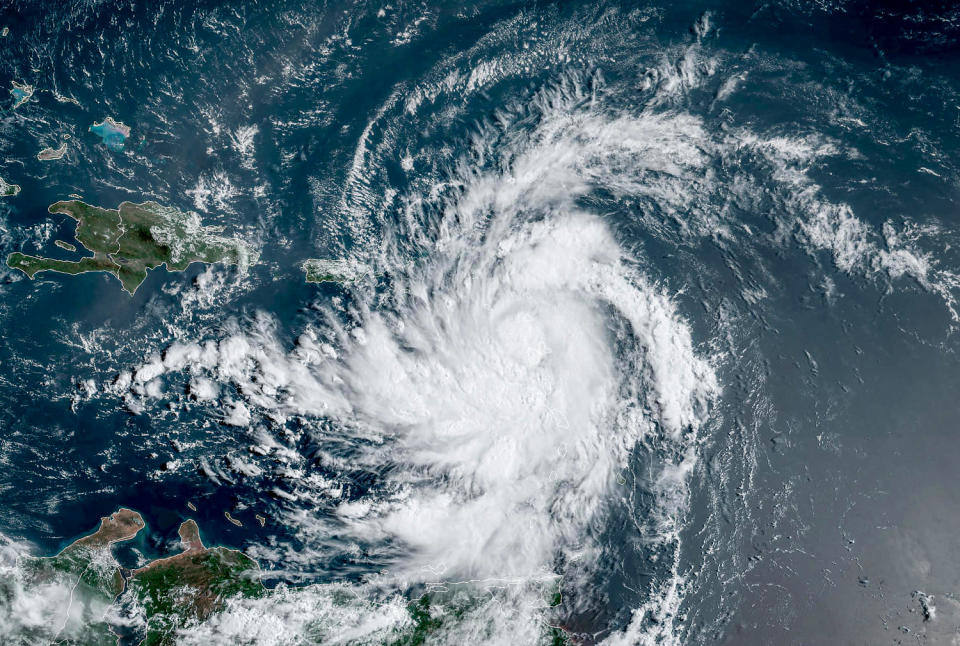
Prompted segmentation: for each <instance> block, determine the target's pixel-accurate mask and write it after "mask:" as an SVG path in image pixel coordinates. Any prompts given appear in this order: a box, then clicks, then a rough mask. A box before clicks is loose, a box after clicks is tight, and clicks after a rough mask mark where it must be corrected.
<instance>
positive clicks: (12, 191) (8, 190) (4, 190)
mask: <svg viewBox="0 0 960 646" xmlns="http://www.w3.org/2000/svg"><path fill="white" fill-rule="evenodd" d="M19 192H20V187H19V186H17V185H16V184H7V183H6V182H5V181H3V178H0V197H13V196H14V195H16V194H17V193H19Z"/></svg>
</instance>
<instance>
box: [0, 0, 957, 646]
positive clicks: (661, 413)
mask: <svg viewBox="0 0 960 646" xmlns="http://www.w3.org/2000/svg"><path fill="white" fill-rule="evenodd" d="M958 21H960V17H958V15H957V13H956V11H955V10H954V9H953V8H951V7H949V6H934V5H930V6H925V7H923V8H922V9H921V8H916V7H914V5H913V4H911V3H906V4H902V5H901V4H900V3H887V4H882V5H876V4H875V3H838V4H837V5H836V6H825V5H823V4H822V3H810V4H806V3H781V4H769V3H756V4H748V5H743V4H736V5H729V6H727V5H716V4H710V3H693V2H689V3H669V4H661V5H657V4H643V3H613V2H611V3H577V2H570V3H508V2H490V3H390V4H377V3H343V4H338V3H320V4H317V3H298V2H287V3H258V2H248V3H230V4H225V3H213V2H210V3H200V4H195V3H179V2H160V3H151V4H149V5H144V6H139V7H132V6H130V5H126V4H113V3H108V2H103V3H86V2H83V3H61V4H60V5H57V6H56V7H52V6H47V5H45V4H44V3H7V4H6V5H4V6H3V7H2V8H0V27H2V26H3V25H6V26H8V27H9V29H10V32H9V35H8V36H6V37H4V38H2V39H0V52H2V53H3V56H0V84H2V85H4V86H6V87H8V88H13V85H12V83H13V82H17V83H25V84H28V85H30V86H32V87H33V88H34V93H33V95H32V96H30V97H28V98H27V99H26V100H25V101H22V102H21V99H23V97H24V96H25V95H23V93H22V92H21V91H20V90H17V89H14V90H13V92H12V93H10V94H9V95H6V97H5V98H4V99H3V101H4V102H5V103H3V104H2V105H0V107H2V113H0V153H2V154H0V177H2V179H3V180H5V181H6V182H9V183H13V184H17V185H19V186H20V187H21V189H22V190H21V193H20V194H19V195H17V196H15V197H10V198H0V247H2V249H0V251H2V253H3V255H4V256H6V254H9V253H11V252H13V251H23V252H24V253H42V254H44V255H49V256H52V257H57V258H64V259H68V258H76V257H79V255H80V254H82V253H83V250H81V251H80V252H78V253H77V254H73V253H70V252H67V251H64V250H62V249H59V248H57V247H55V246H54V240H57V239H59V240H65V241H68V242H70V241H73V238H72V233H73V226H74V225H73V223H72V221H68V220H67V219H66V218H60V217H58V216H51V215H49V214H48V213H47V211H46V209H47V206H48V205H49V204H51V203H53V202H55V201H57V200H61V199H67V198H68V196H70V195H79V196H80V197H81V198H82V199H84V200H85V201H88V202H90V203H93V204H98V205H101V206H105V207H115V206H116V205H117V204H118V203H120V202H121V201H124V200H131V201H136V202H140V201H146V200H152V201H157V202H160V203H163V204H168V205H171V206H175V207H177V208H179V209H182V210H192V211H195V212H196V213H198V214H199V216H200V217H201V218H202V220H203V222H204V224H212V225H217V226H222V227H223V230H224V232H225V234H228V235H231V236H240V237H242V238H243V239H244V240H246V241H247V242H249V244H251V245H252V246H253V247H254V248H255V249H256V250H257V251H258V253H259V261H258V262H257V263H256V264H254V265H253V266H251V267H250V268H249V270H248V271H246V272H241V271H239V270H237V269H236V268H231V267H223V266H212V267H207V266H201V265H199V264H195V265H193V266H191V267H190V268H189V269H188V270H187V271H186V272H183V273H171V272H167V271H165V270H163V269H158V270H154V271H152V272H151V273H150V275H149V276H148V278H147V280H146V281H145V282H144V283H143V285H142V286H141V287H140V289H139V290H138V291H137V293H136V295H135V296H133V297H131V296H128V295H127V294H125V293H123V292H122V291H121V290H120V287H119V285H118V284H117V282H116V281H114V280H112V279H111V278H109V277H107V276H104V275H101V274H86V275H82V276H60V275H52V274H46V275H40V276H39V277H38V278H37V279H36V280H32V281H31V280H28V279H26V277H25V276H23V275H22V274H20V273H18V272H16V271H13V270H10V269H8V268H4V269H3V270H0V271H2V281H0V283H2V284H0V326H2V330H3V335H2V339H0V365H2V367H3V370H2V373H0V465H2V468H0V533H2V535H3V536H4V537H6V540H8V541H9V542H10V545H9V550H8V552H9V554H15V553H16V552H17V551H29V552H31V553H34V554H50V553H53V552H56V551H57V550H58V549H59V548H62V547H63V546H64V545H66V544H68V543H69V542H70V541H72V540H73V539H75V538H76V537H77V536H79V535H82V534H84V533H86V532H88V531H89V530H90V528H91V527H92V526H93V525H95V523H96V518H98V517H100V516H102V515H105V514H108V513H110V512H111V511H113V510H115V509H116V508H117V507H119V506H128V507H131V508H134V509H136V510H138V511H139V512H141V513H142V514H143V515H144V517H145V519H146V520H147V522H148V531H147V532H146V533H145V534H144V535H143V536H142V537H141V538H140V539H138V542H136V544H131V545H128V546H125V547H123V548H121V549H120V550H118V557H119V558H120V560H121V561H122V562H123V564H124V565H125V566H130V567H132V566H135V565H139V564H141V563H142V562H144V561H145V560H146V559H148V558H156V557H159V556H163V555H166V554H168V553H169V551H170V550H171V549H172V546H173V539H174V537H175V534H176V529H177V527H178V525H179V524H180V522H182V520H183V519H184V518H186V517H193V518H195V519H196V520H197V521H198V523H199V524H200V527H201V532H202V534H203V536H204V538H205V540H206V541H207V542H209V543H211V544H223V545H228V546H231V547H235V548H237V549H243V550H245V551H246V552H247V553H248V554H250V555H251V556H253V557H254V558H256V559H257V560H258V562H260V563H261V565H262V567H263V569H264V570H265V572H267V575H266V581H267V584H268V585H269V586H271V587H273V586H276V585H278V584H280V583H283V584H289V585H291V586H301V587H303V586H308V585H310V584H320V585H329V584H343V585H345V586H354V587H351V588H350V589H351V590H354V591H358V592H357V594H358V595H359V598H363V599H371V600H375V601H376V602H377V603H379V602H380V601H382V600H383V599H387V598H394V597H391V596H390V595H396V596H395V598H398V599H409V598H415V597H416V596H417V595H418V594H420V593H421V592H422V591H423V590H424V589H425V587H429V586H431V585H442V586H449V585H454V584H457V585H459V584H462V583H463V582H464V581H467V582H469V583H468V584H467V585H468V587H470V586H472V587H470V589H471V590H472V591H473V592H472V594H473V593H477V591H479V592H480V594H482V595H489V597H490V598H491V599H493V600H494V601H495V605H496V607H497V611H496V613H494V614H490V615H486V614H482V613H481V614H478V615H476V616H470V617H467V618H466V619H464V621H463V622H462V623H463V626H462V630H463V632H460V633H457V632H455V631H454V632H452V633H450V634H447V635H445V636H444V635H440V636H436V637H435V641H436V642H438V643H464V642H463V641H458V640H463V639H466V637H464V635H468V636H470V638H471V639H473V640H475V641H477V642H479V643H485V642H486V643H526V642H527V641H529V639H528V635H529V634H532V633H528V632H524V631H525V630H527V629H530V630H533V631H534V632H536V631H535V630H534V629H532V628H530V626H537V625H541V624H549V625H551V626H557V627H560V628H562V630H563V631H564V632H565V633H566V634H568V635H570V636H572V638H573V639H575V641H576V643H584V644H594V643H610V644H616V643H649V644H654V643H683V644H701V643H703V644H705V643H717V642H719V643H729V644H767V643H784V644H787V643H797V644H801V643H826V642H825V641H824V636H825V635H829V636H830V640H831V641H835V642H836V643H860V642H862V643H871V644H873V643H876V644H880V643H888V642H889V643H896V641H895V640H897V639H911V638H914V637H917V636H919V639H921V640H926V642H925V643H948V640H949V639H950V638H952V637H953V635H954V632H953V631H954V628H953V626H955V625H956V623H957V622H956V621H955V619H956V617H955V615H956V611H955V609H954V605H955V604H953V602H952V599H953V594H954V591H955V583H956V576H957V571H956V565H955V559H953V558H952V557H951V555H952V554H953V553H954V552H955V549H954V548H955V536H957V535H960V533H958V532H957V531H956V530H957V529H960V528H958V527H956V526H955V525H957V522H956V518H955V517H956V514H955V513H953V511H952V510H953V508H954V506H955V503H956V496H955V492H954V491H953V487H952V486H951V484H952V465H953V464H955V463H956V460H955V458H957V457H960V456H957V455H956V453H957V448H956V447H957V446H958V445H957V443H956V442H955V441H954V438H953V433H954V428H955V426H956V420H957V414H958V412H960V411H958V409H957V406H956V397H955V396H954V394H953V393H955V392H957V387H958V385H960V384H958V383H957V381H958V376H960V372H958V370H957V362H956V348H957V341H956V336H955V331H956V327H957V321H958V320H960V319H958V316H957V314H958V306H957V303H956V302H955V298H956V294H957V287H958V285H960V279H958V277H960V258H958V256H957V252H956V249H957V248H958V247H957V242H958V235H960V230H958V228H957V224H956V222H957V213H958V210H957V198H958V189H957V187H958V186H960V183H958V181H960V176H958V161H957V155H956V150H957V149H958V145H957V144H958V141H957V132H958V130H957V125H958V112H957V110H958V108H957V106H958V105H960V102H958V97H960V93H958V92H960V86H958V83H960V81H958V78H957V74H956V70H957V69H960V68H957V66H956V65H955V62H956V58H957V33H958V31H957V30H958V29H960V27H958ZM18 103H19V104H18ZM106 116H110V117H111V118H112V119H114V120H116V121H117V122H120V123H122V124H125V125H126V126H128V127H129V129H130V130H129V134H127V133H125V132H124V131H122V130H121V129H118V128H115V127H112V126H110V125H109V124H105V125H102V126H93V125H91V124H94V123H101V122H102V121H103V119H104V118H105V117H106ZM63 141H66V143H67V153H66V155H65V156H64V157H63V158H62V159H59V160H54V161H46V162H44V161H40V160H38V159H37V158H36V155H37V153H38V152H39V151H40V150H41V149H43V148H46V147H53V148H56V147H57V146H58V145H59V144H60V143H61V142H63ZM308 258H322V259H333V260H341V259H350V260H351V262H354V263H356V265H355V266H356V267H361V268H362V269H363V271H362V272H360V274H361V275H363V276H365V277H366V278H365V279H363V280H359V281H357V282H355V283H350V284H347V285H339V284H334V283H321V284H308V283H306V282H305V281H304V273H303V270H302V263H303V261H304V260H306V259H308ZM351 266H353V265H351ZM187 502H192V503H194V504H195V505H196V507H197V510H196V511H195V512H194V511H191V510H190V509H189V508H187V506H186V504H187ZM225 511H228V512H230V514H231V515H232V516H233V517H234V518H237V519H239V520H240V521H241V522H242V527H237V526H235V525H233V524H231V523H230V522H228V521H227V520H226V518H225V517H224V512H225ZM255 514H260V515H262V516H264V517H265V518H266V523H265V525H264V526H263V527H260V524H259V522H257V521H256V519H255ZM4 558H5V559H6V560H5V561H4V562H5V563H7V562H8V561H10V559H11V558H12V556H5V557H4ZM554 580H560V581H562V582H563V583H562V587H563V602H562V603H561V604H560V605H559V606H557V607H554V608H547V609H544V608H543V607H542V606H543V604H542V603H540V601H542V599H540V597H538V596H537V595H538V594H541V593H542V591H543V589H542V588H539V587H538V586H541V585H546V584H544V581H548V582H552V581H554ZM551 585H552V583H551ZM531 590H535V591H534V592H531ZM929 598H932V599H933V600H934V601H933V602H929V600H928V599H929ZM921 599H922V600H923V603H921ZM538 600H539V601H538ZM938 600H939V601H938ZM929 603H933V604H934V605H935V606H936V607H937V609H938V613H937V614H936V616H934V617H931V616H929V613H928V612H926V611H924V610H923V604H928V605H929ZM371 604H373V606H375V605H376V604H375V603H374V601H371ZM538 604H539V605H538ZM373 606H371V607H373ZM319 607H320V606H311V607H310V608H308V609H307V610H302V609H301V610H291V609H290V608H286V607H285V608H284V609H283V612H281V611H280V610H278V609H277V608H274V607H263V608H259V607H258V608H252V609H247V610H249V612H250V613H253V614H252V615H251V616H257V617H261V619H260V620H259V621H260V622H261V623H262V624H263V625H268V624H269V621H276V622H278V624H277V625H280V624H284V626H285V627H286V628H289V630H290V631H291V632H290V633H289V635H288V634H287V633H285V632H284V631H283V630H280V629H279V628H277V629H271V630H272V631H273V637H275V638H276V641H275V642H274V643H302V641H301V642H297V641H296V640H297V639H304V638H303V635H302V634H299V633H297V632H296V630H297V629H298V628H297V626H300V624H302V623H303V622H302V621H301V619H302V616H306V615H309V616H312V617H314V618H316V617H321V619H317V621H319V622H320V623H322V622H324V621H326V622H327V623H326V624H324V625H323V626H321V627H320V628H317V629H316V631H315V632H314V633H312V634H314V635H317V634H322V635H324V637H323V638H316V639H315V641H319V642H321V643H325V642H330V641H332V640H333V639H334V637H333V635H334V633H333V632H330V631H331V630H332V629H331V626H334V625H337V622H341V623H343V622H346V623H349V621H352V622H353V624H356V625H365V621H364V620H369V619H370V617H372V616H375V615H376V614H377V612H380V614H384V612H382V611H363V612H361V611H358V613H359V614H358V615H357V616H355V617H353V618H352V619H350V620H349V621H347V620H344V619H342V618H341V619H324V618H323V617H327V615H324V614H323V613H322V612H321V611H320V610H318V608H319ZM297 612H300V614H297ZM485 612H486V611H485ZM491 612H493V611H491ZM256 613H261V614H259V615H257V614H256ZM364 613H366V614H364ZM278 617H280V619H278ZM471 621H472V622H475V623H473V624H471V623H470V622H471ZM237 622H238V625H240V623H239V620H237ZM353 624H351V625H353ZM480 624H482V625H484V626H487V627H488V629H487V632H477V630H479V629H476V625H480ZM269 625H271V626H273V625H274V624H269ZM220 629H222V630H224V631H227V629H226V628H224V627H222V626H221V627H220ZM317 631H319V632H317ZM325 631H326V632H325ZM471 631H473V632H471ZM134 632H135V631H134ZM308 632H309V631H308ZM11 634H12V633H11ZM223 634H230V633H229V632H228V631H227V632H224V633H223ZM197 635H200V636H199V637H198V636H196V635H195V636H194V637H195V638H196V639H206V638H208V637H205V635H206V633H201V632H198V633H197ZM298 635H299V636H298ZM478 635H479V636H478ZM0 636H2V635H0ZM341 637H342V635H341ZM188 638H191V637H190V636H189V635H186V636H184V637H183V639H184V640H187V639H188ZM221 638H222V639H223V640H225V641H224V643H235V642H231V641H230V640H231V639H234V637H221ZM211 639H212V638H211ZM251 639H252V640H253V643H259V642H262V643H271V642H269V641H266V638H265V637H263V638H260V637H255V638H251ZM511 639H512V640H513V641H511ZM284 640H287V641H284ZM518 640H519V641H518ZM355 641H356V643H363V642H362V640H360V639H359V638H358V639H356V640H355ZM370 641H377V640H376V639H373V638H371V639H370ZM380 641H381V642H382V641H383V640H380ZM184 643H189V642H188V641H184ZM531 643H533V642H531Z"/></svg>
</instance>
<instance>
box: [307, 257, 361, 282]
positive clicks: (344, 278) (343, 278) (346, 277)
mask: <svg viewBox="0 0 960 646" xmlns="http://www.w3.org/2000/svg"><path fill="white" fill-rule="evenodd" d="M301 267H302V268H303V271H304V273H305V274H306V277H305V278H304V280H306V282H308V283H352V282H354V281H357V280H360V279H361V278H364V277H366V276H370V275H371V271H370V268H369V267H367V266H366V265H364V264H363V263H360V262H357V261H356V260H326V259H321V258H309V259H307V260H304V261H303V264H302V265H301Z"/></svg>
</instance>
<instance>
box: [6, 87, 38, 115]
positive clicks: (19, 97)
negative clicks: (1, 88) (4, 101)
mask: <svg viewBox="0 0 960 646" xmlns="http://www.w3.org/2000/svg"><path fill="white" fill-rule="evenodd" d="M11 83H12V84H13V89H11V90H10V94H12V95H13V108H11V109H13V110H16V109H17V108H19V107H20V106H21V105H23V104H24V103H26V102H27V101H29V100H30V97H32V96H33V86H32V85H27V84H25V83H17V82H16V81H11Z"/></svg>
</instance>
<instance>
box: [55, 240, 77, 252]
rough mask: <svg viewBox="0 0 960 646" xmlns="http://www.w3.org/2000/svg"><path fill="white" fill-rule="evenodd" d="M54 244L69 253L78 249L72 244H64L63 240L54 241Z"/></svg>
mask: <svg viewBox="0 0 960 646" xmlns="http://www.w3.org/2000/svg"><path fill="white" fill-rule="evenodd" d="M53 244H55V245H57V246H58V247H60V248H61V249H66V250H67V251H76V250H77V248H76V247H75V246H73V245H72V244H70V243H69V242H64V241H63V240H54V241H53Z"/></svg>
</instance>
